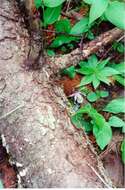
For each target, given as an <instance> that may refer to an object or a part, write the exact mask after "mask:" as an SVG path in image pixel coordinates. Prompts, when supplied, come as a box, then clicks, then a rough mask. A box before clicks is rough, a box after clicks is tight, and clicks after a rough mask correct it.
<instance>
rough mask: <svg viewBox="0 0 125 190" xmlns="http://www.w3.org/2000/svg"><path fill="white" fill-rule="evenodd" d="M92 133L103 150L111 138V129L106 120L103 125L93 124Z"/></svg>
mask: <svg viewBox="0 0 125 190" xmlns="http://www.w3.org/2000/svg"><path fill="white" fill-rule="evenodd" d="M93 133H94V135H95V137H96V142H97V144H98V145H99V147H100V148H101V150H103V149H104V148H105V147H106V146H107V145H108V144H109V142H110V141H111V139H112V130H111V127H110V126H109V124H108V123H107V122H104V123H103V125H102V126H101V125H100V126H99V125H96V124H95V125H94V127H93Z"/></svg>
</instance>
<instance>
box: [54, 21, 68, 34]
mask: <svg viewBox="0 0 125 190" xmlns="http://www.w3.org/2000/svg"><path fill="white" fill-rule="evenodd" d="M55 28H56V31H57V32H66V33H69V32H70V30H71V25H70V20H68V19H63V20H59V21H57V22H56V23H55Z"/></svg>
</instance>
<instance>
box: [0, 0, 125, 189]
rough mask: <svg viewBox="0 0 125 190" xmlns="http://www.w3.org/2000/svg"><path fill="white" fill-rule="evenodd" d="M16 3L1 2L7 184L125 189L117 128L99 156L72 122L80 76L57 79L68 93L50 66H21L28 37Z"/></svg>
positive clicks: (0, 167) (0, 124)
mask: <svg viewBox="0 0 125 190" xmlns="http://www.w3.org/2000/svg"><path fill="white" fill-rule="evenodd" d="M13 2H14V1H12V2H10V1H7V0H1V4H0V133H1V136H2V141H3V145H2V142H1V144H0V179H1V180H2V183H3V185H4V187H6V188H9V187H21V186H23V187H106V186H108V187H109V186H110V187H111V186H112V185H113V186H117V187H123V181H124V179H123V178H124V176H123V171H124V169H123V164H122V162H121V158H120V155H119V152H118V149H117V147H116V144H117V142H119V140H120V139H121V138H122V136H121V134H120V133H119V132H117V131H116V132H115V134H114V137H113V140H112V144H111V146H109V149H107V150H106V151H105V152H103V154H100V155H98V154H97V156H99V160H98V158H96V153H95V152H94V153H93V152H92V150H90V148H89V146H88V144H87V140H86V137H85V135H84V134H83V132H82V131H80V130H78V129H76V128H75V127H74V126H73V125H72V123H71V122H70V118H69V116H68V114H67V110H66V101H67V98H66V96H65V94H66V95H67V96H70V95H71V94H72V93H73V91H74V88H75V87H76V86H77V85H78V83H79V77H80V75H77V76H76V78H75V79H69V78H68V77H66V76H65V77H63V78H61V79H58V86H57V88H58V87H59V85H60V84H61V85H60V86H63V88H64V92H65V94H63V91H61V92H60V94H58V92H59V90H57V89H56V87H55V86H53V83H55V84H56V82H53V81H50V80H49V79H48V72H49V69H48V68H47V66H45V68H42V70H41V71H29V72H28V71H26V70H24V69H23V68H22V67H21V65H22V64H23V63H24V60H25V59H26V56H27V52H28V48H29V38H28V33H27V30H26V29H24V28H23V26H22V23H21V20H22V19H21V17H20V15H19V12H18V9H17V7H16V6H15V4H14V3H13ZM104 51H105V50H104ZM103 53H104V52H103ZM103 53H102V54H103ZM99 56H100V57H101V56H102V55H99ZM116 56H117V55H116ZM119 59H120V58H119ZM38 76H39V78H38ZM39 80H40V81H39ZM103 88H105V86H104V87H102V89H103ZM59 89H61V88H60V87H59ZM109 90H110V91H111V96H114V97H115V96H117V95H118V94H116V91H119V94H120V93H122V89H121V88H117V87H116V86H114V89H113V87H111V89H109ZM101 103H102V102H98V103H97V104H96V105H95V107H98V106H100V105H101ZM103 104H105V102H103ZM8 113H11V114H8ZM42 114H43V115H42ZM3 115H4V116H5V117H4V118H1V116H3ZM48 116H49V117H48ZM89 138H90V141H91V142H92V144H93V147H95V150H96V151H97V152H98V148H97V146H96V143H95V139H94V137H93V136H92V135H89ZM5 139H6V142H4V140H5ZM3 146H4V147H3ZM117 146H118V144H117ZM5 148H6V149H5ZM6 151H7V152H6ZM8 151H9V152H8ZM8 153H9V154H8ZM99 163H103V165H104V168H105V171H106V174H104V176H101V174H99V173H100V170H99V168H98V167H97V165H98V164H99ZM100 168H101V166H100ZM101 170H102V171H103V169H101ZM105 175H106V177H105ZM107 176H109V180H108V179H107V178H108V177H107ZM103 178H104V180H103ZM20 180H21V182H20ZM106 180H107V181H106ZM105 181H106V182H105ZM111 182H112V183H111ZM106 184H107V185H106Z"/></svg>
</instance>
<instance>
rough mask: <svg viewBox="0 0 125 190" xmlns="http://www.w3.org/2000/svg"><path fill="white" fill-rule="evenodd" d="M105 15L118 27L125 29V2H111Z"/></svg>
mask: <svg viewBox="0 0 125 190" xmlns="http://www.w3.org/2000/svg"><path fill="white" fill-rule="evenodd" d="M105 16H106V18H107V19H108V20H109V21H110V22H111V23H112V24H114V25H115V26H117V27H118V28H121V29H125V3H123V2H118V1H114V2H111V3H110V4H109V6H108V8H107V9H106V11H105Z"/></svg>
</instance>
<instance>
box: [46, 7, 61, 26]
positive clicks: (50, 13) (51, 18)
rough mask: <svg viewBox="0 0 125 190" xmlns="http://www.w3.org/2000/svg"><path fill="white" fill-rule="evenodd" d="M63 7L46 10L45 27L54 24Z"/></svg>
mask: <svg viewBox="0 0 125 190" xmlns="http://www.w3.org/2000/svg"><path fill="white" fill-rule="evenodd" d="M60 12H61V6H58V7H54V8H46V10H45V12H44V25H48V24H53V23H54V22H55V21H56V20H57V19H58V18H59V16H60Z"/></svg>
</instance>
